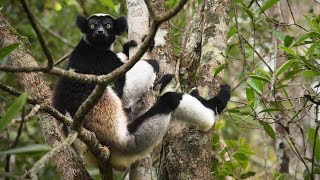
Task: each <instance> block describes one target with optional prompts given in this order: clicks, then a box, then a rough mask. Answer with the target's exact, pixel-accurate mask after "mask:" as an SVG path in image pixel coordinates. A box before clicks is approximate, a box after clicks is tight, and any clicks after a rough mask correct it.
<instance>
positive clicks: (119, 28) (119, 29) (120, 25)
mask: <svg viewBox="0 0 320 180" xmlns="http://www.w3.org/2000/svg"><path fill="white" fill-rule="evenodd" d="M114 24H115V29H114V32H115V34H116V35H117V36H119V35H121V34H122V33H124V32H125V31H126V30H127V29H128V23H127V19H126V18H125V17H119V18H118V19H116V20H114Z"/></svg>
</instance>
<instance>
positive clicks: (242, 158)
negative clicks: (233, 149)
mask: <svg viewBox="0 0 320 180" xmlns="http://www.w3.org/2000/svg"><path fill="white" fill-rule="evenodd" d="M232 157H233V158H234V159H235V160H237V162H238V163H239V164H240V165H241V166H242V167H243V168H246V167H247V165H248V159H249V157H248V156H247V155H245V154H243V153H240V152H237V153H234V154H233V155H232Z"/></svg>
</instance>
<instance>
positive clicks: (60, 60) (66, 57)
mask: <svg viewBox="0 0 320 180" xmlns="http://www.w3.org/2000/svg"><path fill="white" fill-rule="evenodd" d="M71 53H72V51H70V52H68V53H67V54H65V55H64V56H62V57H61V58H60V59H58V60H57V61H56V62H55V63H54V65H55V66H56V65H59V64H60V63H62V62H63V61H65V60H67V59H68V58H69V57H70V54H71Z"/></svg>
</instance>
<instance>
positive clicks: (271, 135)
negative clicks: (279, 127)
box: [259, 121, 276, 140]
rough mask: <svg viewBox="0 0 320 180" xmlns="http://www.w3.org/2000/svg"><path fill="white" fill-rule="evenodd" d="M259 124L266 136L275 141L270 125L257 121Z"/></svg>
mask: <svg viewBox="0 0 320 180" xmlns="http://www.w3.org/2000/svg"><path fill="white" fill-rule="evenodd" d="M259 123H260V124H261V125H262V126H263V129H264V130H265V131H266V132H267V134H268V135H269V136H270V137H271V138H272V139H273V140H275V139H276V134H275V133H274V131H273V129H272V127H271V126H270V124H268V123H267V122H264V121H259Z"/></svg>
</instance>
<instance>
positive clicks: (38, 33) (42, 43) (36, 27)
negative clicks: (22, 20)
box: [19, 0, 53, 69]
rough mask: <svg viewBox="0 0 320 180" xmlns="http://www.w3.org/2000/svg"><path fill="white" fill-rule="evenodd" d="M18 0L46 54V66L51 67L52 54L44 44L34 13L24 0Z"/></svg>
mask: <svg viewBox="0 0 320 180" xmlns="http://www.w3.org/2000/svg"><path fill="white" fill-rule="evenodd" d="M19 1H20V4H21V6H22V8H23V10H24V11H25V13H26V14H27V16H28V19H29V21H30V23H31V25H32V27H33V29H34V31H35V32H36V34H37V37H38V39H39V42H40V44H41V47H42V50H43V52H44V54H45V55H46V57H47V59H48V67H47V68H48V69H51V68H52V67H53V57H52V55H51V53H50V51H49V48H48V46H47V44H46V42H45V40H44V38H43V36H42V34H41V32H40V29H39V27H38V26H37V24H36V22H35V18H34V15H33V14H32V12H31V11H30V9H29V7H28V5H27V3H26V1H25V0H19Z"/></svg>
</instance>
